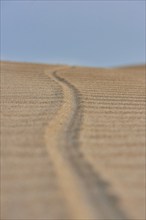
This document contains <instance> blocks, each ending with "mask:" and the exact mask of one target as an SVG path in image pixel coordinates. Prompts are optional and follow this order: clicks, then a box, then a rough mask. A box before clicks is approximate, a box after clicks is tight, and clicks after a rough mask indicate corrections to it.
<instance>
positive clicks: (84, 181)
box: [1, 62, 145, 220]
mask: <svg viewBox="0 0 146 220" xmlns="http://www.w3.org/2000/svg"><path fill="white" fill-rule="evenodd" d="M144 77H145V66H135V67H134V66H131V67H125V68H109V69H102V68H88V67H71V66H63V65H62V66H61V65H44V64H31V63H29V64H28V63H15V62H1V219H2V220H12V219H13V220H55V219H56V220H64V219H66V220H81V219H82V220H84V219H86V220H90V219H91V220H93V219H94V220H125V219H127V220H128V219H129V220H130V219H131V220H133V219H135V220H144V219H145V80H144Z"/></svg>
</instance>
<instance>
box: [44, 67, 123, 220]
mask: <svg viewBox="0 0 146 220" xmlns="http://www.w3.org/2000/svg"><path fill="white" fill-rule="evenodd" d="M64 70H65V71H66V70H67V68H65V69H64ZM58 71H59V70H58ZM58 71H54V72H53V73H52V74H49V73H47V72H46V73H47V75H50V76H51V78H52V79H53V80H55V81H56V82H57V83H58V84H59V85H60V86H61V87H62V90H63V95H64V102H63V105H62V108H61V109H60V110H59V112H58V113H57V115H56V116H55V118H54V119H53V120H52V121H51V123H49V125H48V127H47V129H46V132H45V140H46V143H47V150H48V153H49V155H50V156H51V157H52V160H53V162H54V166H55V168H56V173H57V175H58V177H59V180H60V185H61V187H62V190H63V192H64V196H65V198H66V201H67V204H68V209H69V210H70V213H71V216H72V218H73V219H88V220H89V219H104V220H105V219H108V220H109V219H116V220H117V219H122V220H123V219H127V217H126V215H125V214H124V212H123V211H122V210H121V209H120V208H119V205H118V199H117V198H116V197H115V196H114V195H111V194H110V193H109V191H108V186H109V184H108V183H106V182H104V181H103V180H102V178H101V177H100V176H99V174H97V172H95V171H94V169H93V167H92V166H91V165H90V164H89V163H88V162H87V161H86V160H85V158H84V156H83V155H82V153H81V152H80V149H79V131H80V125H81V123H82V109H81V106H80V96H81V94H80V93H79V91H78V90H77V88H76V87H74V86H73V85H72V84H71V83H69V82H68V81H67V80H65V79H64V78H63V77H61V76H60V75H59V72H58Z"/></svg>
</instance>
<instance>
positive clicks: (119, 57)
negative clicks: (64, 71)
mask: <svg viewBox="0 0 146 220" xmlns="http://www.w3.org/2000/svg"><path fill="white" fill-rule="evenodd" d="M144 4H145V1H143V0H142V1H141V0H138V1H132V0H131V1H128V0H127V1H118V0H117V1H110V0H109V1H108V0H107V1H98V0H97V1H41V0H40V1H25V0H20V1H13V0H9V1H6V0H3V1H1V60H10V61H26V62H39V63H59V64H71V65H84V66H99V67H108V66H118V65H119V66H121V65H131V64H141V63H144V62H145V19H144V17H145V6H144Z"/></svg>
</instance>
